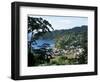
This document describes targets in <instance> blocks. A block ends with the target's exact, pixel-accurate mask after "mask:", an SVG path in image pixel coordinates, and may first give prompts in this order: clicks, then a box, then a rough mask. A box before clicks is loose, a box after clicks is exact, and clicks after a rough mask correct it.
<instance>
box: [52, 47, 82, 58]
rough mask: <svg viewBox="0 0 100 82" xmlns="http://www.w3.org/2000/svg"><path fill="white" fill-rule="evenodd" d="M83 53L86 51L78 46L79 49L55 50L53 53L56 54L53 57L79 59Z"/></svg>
mask: <svg viewBox="0 0 100 82" xmlns="http://www.w3.org/2000/svg"><path fill="white" fill-rule="evenodd" d="M83 51H84V49H83V48H81V47H80V46H78V47H74V46H70V47H69V48H68V47H67V48H66V49H58V48H53V53H54V54H53V55H54V56H57V55H66V56H67V57H72V58H78V57H79V55H80V54H81V53H82V52H83ZM69 55H70V56H69ZM71 55H72V56H71Z"/></svg>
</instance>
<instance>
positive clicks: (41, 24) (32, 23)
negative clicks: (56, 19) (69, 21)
mask: <svg viewBox="0 0 100 82" xmlns="http://www.w3.org/2000/svg"><path fill="white" fill-rule="evenodd" d="M50 29H52V30H54V29H53V27H52V25H51V24H50V23H49V22H48V21H47V20H45V19H43V18H35V17H28V34H29V33H31V37H30V38H31V39H30V41H29V42H28V47H29V49H30V50H31V45H32V43H34V44H35V43H36V40H37V39H38V38H39V37H41V36H43V35H44V34H45V33H47V32H51V30H50Z"/></svg>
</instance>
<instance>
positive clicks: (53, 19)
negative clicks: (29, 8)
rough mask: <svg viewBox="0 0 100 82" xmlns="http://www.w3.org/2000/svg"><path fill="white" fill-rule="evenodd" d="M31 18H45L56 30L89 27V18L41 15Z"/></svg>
mask: <svg viewBox="0 0 100 82" xmlns="http://www.w3.org/2000/svg"><path fill="white" fill-rule="evenodd" d="M29 16H30V17H37V18H40V17H41V18H43V19H45V20H47V21H48V22H49V23H50V24H51V25H52V27H53V28H54V30H60V29H71V28H73V27H76V26H82V25H88V18H87V17H76V16H41V15H38V16H37V15H29Z"/></svg>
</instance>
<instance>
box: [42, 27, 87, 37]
mask: <svg viewBox="0 0 100 82" xmlns="http://www.w3.org/2000/svg"><path fill="white" fill-rule="evenodd" d="M87 30H88V26H87V25H82V26H80V27H73V28H72V29H62V30H54V31H52V32H51V33H46V34H45V35H44V36H43V37H42V39H54V38H55V37H57V36H63V35H66V34H70V33H84V32H87Z"/></svg>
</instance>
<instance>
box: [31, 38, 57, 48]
mask: <svg viewBox="0 0 100 82" xmlns="http://www.w3.org/2000/svg"><path fill="white" fill-rule="evenodd" d="M36 42H37V44H35V45H32V47H34V48H35V49H39V48H40V46H42V45H43V44H45V43H46V44H49V45H50V47H51V48H53V47H54V44H55V41H54V40H44V39H40V40H36Z"/></svg>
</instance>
